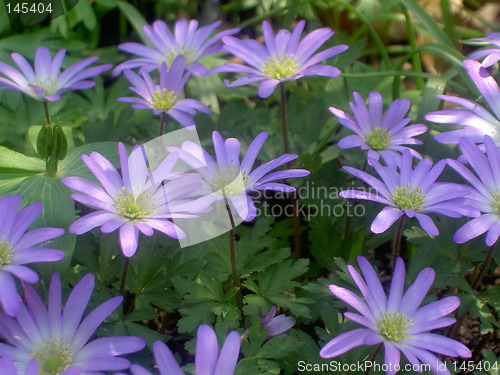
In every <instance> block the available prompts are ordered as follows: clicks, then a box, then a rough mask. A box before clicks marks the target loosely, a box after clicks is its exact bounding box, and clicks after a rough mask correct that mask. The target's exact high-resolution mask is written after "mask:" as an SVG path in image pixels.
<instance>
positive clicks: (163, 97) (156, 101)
mask: <svg viewBox="0 0 500 375" xmlns="http://www.w3.org/2000/svg"><path fill="white" fill-rule="evenodd" d="M175 99H177V98H176V97H175V95H174V92H173V91H168V90H167V89H161V90H156V91H155V92H154V93H153V98H151V105H152V106H153V107H155V108H156V109H159V110H161V111H168V110H169V109H170V108H172V106H173V105H174V104H175Z"/></svg>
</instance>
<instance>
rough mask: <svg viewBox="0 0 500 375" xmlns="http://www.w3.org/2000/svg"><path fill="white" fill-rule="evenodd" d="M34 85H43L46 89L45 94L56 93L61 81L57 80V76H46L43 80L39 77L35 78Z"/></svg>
mask: <svg viewBox="0 0 500 375" xmlns="http://www.w3.org/2000/svg"><path fill="white" fill-rule="evenodd" d="M33 85H35V86H38V87H41V88H42V89H44V90H45V96H51V95H54V93H55V92H56V91H57V89H58V88H59V82H58V81H57V78H52V77H47V78H45V79H43V80H41V79H39V78H35V79H34V80H33ZM33 92H34V91H33Z"/></svg>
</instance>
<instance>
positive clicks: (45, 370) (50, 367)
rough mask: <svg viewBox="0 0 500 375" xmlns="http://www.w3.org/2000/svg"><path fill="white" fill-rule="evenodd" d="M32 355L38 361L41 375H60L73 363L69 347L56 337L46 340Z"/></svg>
mask: <svg viewBox="0 0 500 375" xmlns="http://www.w3.org/2000/svg"><path fill="white" fill-rule="evenodd" d="M31 355H32V356H33V357H35V358H36V359H37V360H38V366H39V375H59V374H61V372H63V371H64V370H67V369H68V368H69V367H70V366H71V363H72V362H73V353H72V352H70V351H69V345H68V344H66V343H65V342H61V341H60V340H59V339H57V338H54V337H53V338H51V339H50V340H49V341H48V342H47V341H46V340H44V341H43V342H42V344H41V345H40V346H38V347H37V349H36V350H35V351H34V352H33V353H32V354H31Z"/></svg>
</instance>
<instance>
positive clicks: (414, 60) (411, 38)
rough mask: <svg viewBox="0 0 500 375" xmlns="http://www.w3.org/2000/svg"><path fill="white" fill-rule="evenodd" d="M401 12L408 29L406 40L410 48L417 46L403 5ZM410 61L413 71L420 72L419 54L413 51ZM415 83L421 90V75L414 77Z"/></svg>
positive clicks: (422, 82)
mask: <svg viewBox="0 0 500 375" xmlns="http://www.w3.org/2000/svg"><path fill="white" fill-rule="evenodd" d="M403 12H404V15H405V20H406V28H407V31H408V42H409V43H410V46H411V49H415V48H417V41H416V38H415V30H414V29H413V22H412V21H411V17H410V15H409V14H408V10H407V9H406V8H405V7H403ZM411 63H412V65H413V71H416V72H419V73H421V72H422V71H423V69H422V61H421V60H420V55H419V54H418V53H415V54H413V55H412V56H411ZM415 84H416V85H417V89H418V90H420V91H422V90H423V89H424V80H423V78H422V77H417V78H415Z"/></svg>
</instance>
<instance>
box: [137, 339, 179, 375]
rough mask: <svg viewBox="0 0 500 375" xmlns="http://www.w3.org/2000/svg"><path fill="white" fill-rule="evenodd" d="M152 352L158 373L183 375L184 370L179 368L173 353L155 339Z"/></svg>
mask: <svg viewBox="0 0 500 375" xmlns="http://www.w3.org/2000/svg"><path fill="white" fill-rule="evenodd" d="M153 352H154V357H155V360H156V364H157V365H158V370H160V374H172V375H184V371H182V370H181V368H180V367H179V365H178V363H177V361H176V360H175V358H174V355H173V354H172V352H171V351H170V349H169V348H168V347H167V346H166V345H165V344H164V343H162V342H161V341H156V342H155V343H154V344H153ZM132 372H134V371H132ZM134 375H135V372H134ZM137 375H140V373H139V374H137Z"/></svg>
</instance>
